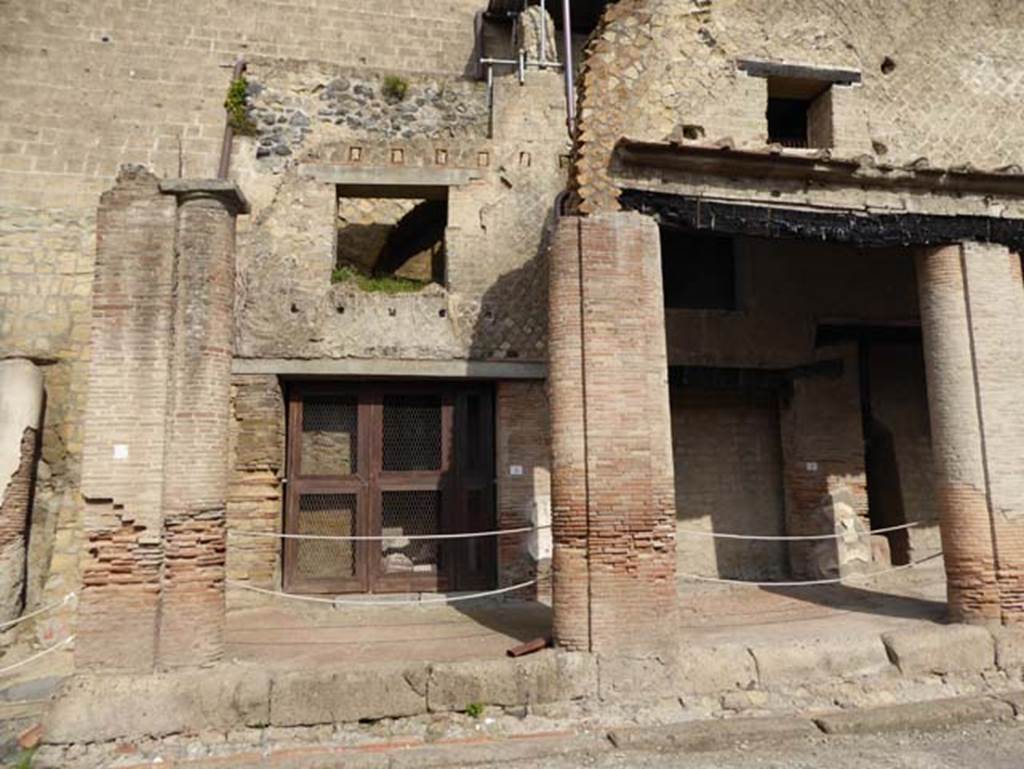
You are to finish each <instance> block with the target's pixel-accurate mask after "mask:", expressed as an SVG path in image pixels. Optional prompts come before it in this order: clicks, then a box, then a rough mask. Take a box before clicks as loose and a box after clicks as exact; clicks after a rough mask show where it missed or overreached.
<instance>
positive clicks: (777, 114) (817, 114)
mask: <svg viewBox="0 0 1024 769" xmlns="http://www.w3.org/2000/svg"><path fill="white" fill-rule="evenodd" d="M767 81H768V110H767V118H768V141H769V142H770V143H773V144H781V145H782V146H783V147H797V148H806V147H831V146H832V143H833V136H832V84H831V83H827V82H822V81H821V80H811V79H804V78H789V77H769V78H767Z"/></svg>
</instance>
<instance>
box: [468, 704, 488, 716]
mask: <svg viewBox="0 0 1024 769" xmlns="http://www.w3.org/2000/svg"><path fill="white" fill-rule="evenodd" d="M483 714H484V706H483V703H480V702H471V703H469V704H468V705H466V715H467V716H469V717H470V718H480V716H482V715H483Z"/></svg>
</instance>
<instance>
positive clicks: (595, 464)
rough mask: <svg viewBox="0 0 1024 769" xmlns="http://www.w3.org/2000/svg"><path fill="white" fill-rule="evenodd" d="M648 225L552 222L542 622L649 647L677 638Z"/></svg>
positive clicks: (581, 635) (561, 632)
mask: <svg viewBox="0 0 1024 769" xmlns="http://www.w3.org/2000/svg"><path fill="white" fill-rule="evenodd" d="M660 260H661V254H660V248H659V238H658V228H657V226H656V224H655V223H654V221H653V220H651V219H649V218H647V217H644V216H641V215H639V214H636V213H610V214H600V215H595V216H591V217H586V218H563V219H561V220H560V221H559V223H558V227H557V229H556V232H555V236H554V239H553V242H552V252H551V284H550V329H551V331H550V340H549V344H550V369H549V387H550V399H551V417H552V521H553V524H554V554H553V559H552V588H553V596H552V598H553V605H554V632H555V636H556V640H557V642H558V643H559V644H560V645H562V646H564V647H567V648H573V649H586V650H590V651H595V652H606V653H617V654H634V653H639V654H645V653H652V652H657V651H659V650H661V649H663V648H665V647H666V646H667V645H669V644H670V643H671V641H672V638H673V636H674V634H675V631H676V627H675V617H676V588H675V498H674V482H673V470H672V447H671V422H670V418H669V397H668V384H667V375H668V369H667V365H666V351H665V321H664V317H665V316H664V308H663V301H662V290H661V261H660Z"/></svg>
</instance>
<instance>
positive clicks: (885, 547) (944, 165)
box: [0, 0, 1024, 671]
mask: <svg viewBox="0 0 1024 769" xmlns="http://www.w3.org/2000/svg"><path fill="white" fill-rule="evenodd" d="M525 5H526V4H523V3H510V2H498V1H496V0H492V2H490V3H487V2H484V0H472V1H470V0H454V1H453V2H448V3H445V4H442V5H438V4H437V3H429V2H425V1H424V2H420V1H419V0H414V1H413V2H404V3H379V4H377V5H375V6H373V7H372V8H371V7H369V5H368V4H366V3H359V2H350V1H349V0H335V1H334V2H330V3H319V4H315V5H312V4H307V3H303V2H294V3H288V4H284V5H282V4H278V3H270V2H256V1H254V2H252V3H246V4H241V5H239V6H238V7H235V6H234V5H233V6H231V7H230V8H227V7H211V6H209V4H201V3H194V2H178V3H174V4H157V5H151V6H145V7H138V8H134V7H133V8H131V9H130V10H128V9H125V8H120V7H118V8H114V7H108V5H107V4H104V3H65V2H58V0H42V2H35V3H28V2H18V1H17V0H15V1H14V2H10V3H7V4H3V5H0V16H2V17H3V21H4V23H3V24H2V25H0V42H2V43H3V46H4V50H5V51H7V52H8V54H9V55H6V56H5V57H4V58H3V61H2V62H0V73H2V74H3V75H4V86H3V88H2V90H0V99H2V102H0V200H2V201H3V202H2V203H0V259H2V263H0V312H2V317H0V357H2V358H3V359H4V360H3V361H2V365H3V366H4V368H3V369H2V370H0V371H2V372H5V373H3V374H2V376H3V377H4V378H3V380H2V381H4V382H7V381H8V374H7V373H6V372H7V371H8V370H10V371H11V372H12V373H11V374H10V377H15V374H16V373H17V372H20V373H17V377H20V379H18V382H19V383H18V384H17V385H16V386H14V385H12V392H13V389H17V396H16V397H14V396H12V402H15V401H16V402H17V404H19V405H17V407H16V408H15V407H12V409H11V411H12V413H15V412H16V414H17V419H14V418H11V419H8V417H7V416H6V413H7V412H6V411H5V412H4V421H3V424H2V425H0V427H2V428H3V429H2V430H0V439H2V441H3V445H0V470H2V471H5V473H6V474H9V475H10V476H11V478H12V480H10V481H8V480H7V478H6V475H5V477H3V478H0V481H2V482H4V483H5V484H6V486H5V488H7V489H8V491H7V492H6V493H7V496H5V497H4V499H3V504H4V507H3V509H2V511H0V515H2V517H0V547H2V548H5V549H4V550H3V552H2V553H0V558H5V559H6V558H8V550H10V549H11V548H14V549H15V550H16V551H17V552H16V553H15V554H14V555H13V556H10V562H11V563H15V562H17V563H18V564H21V563H24V564H26V566H25V568H22V567H21V566H20V565H18V566H17V568H16V569H15V570H14V571H17V573H18V574H20V575H21V576H19V577H17V579H15V580H13V581H11V582H10V584H7V583H6V582H5V583H4V585H5V587H4V590H5V591H6V595H4V596H0V611H2V612H3V614H0V620H3V619H4V618H5V617H6V615H8V614H10V615H11V616H14V615H15V614H17V613H18V612H19V611H20V610H21V609H22V604H23V603H25V604H26V605H27V606H28V607H29V608H31V607H35V606H39V605H42V604H44V603H46V602H48V601H53V600H56V599H57V598H59V597H60V596H63V595H64V594H66V593H67V592H69V591H72V590H73V591H76V592H77V593H79V594H80V595H79V599H80V600H79V602H78V604H77V611H76V612H75V613H74V615H73V618H72V620H71V621H70V625H69V627H68V628H67V630H68V632H70V631H71V630H72V629H74V631H75V632H76V634H77V635H76V643H75V644H74V650H73V653H74V664H75V665H76V666H78V667H80V668H83V669H84V668H97V669H102V670H112V669H127V670H131V671H143V670H152V669H154V668H155V669H162V668H169V667H182V666H190V665H194V664H206V663H209V662H212V661H215V660H217V659H218V658H219V657H220V656H221V653H222V637H221V634H222V629H223V621H224V617H225V613H226V612H229V611H232V610H234V609H236V608H238V607H240V606H244V605H248V604H251V603H253V602H258V601H262V600H264V599H265V598H266V596H265V595H264V594H261V593H258V592H256V591H260V590H261V591H271V592H283V593H301V594H311V595H320V596H327V595H337V594H341V593H349V592H352V593H366V592H413V593H418V592H427V591H442V592H451V591H463V592H473V591H482V592H488V591H490V590H503V589H506V588H510V589H513V597H516V598H524V599H529V600H533V599H538V598H539V599H542V600H547V599H548V598H549V597H550V600H551V602H552V607H553V634H554V638H555V640H556V642H557V643H558V644H559V645H561V646H563V647H566V648H570V649H576V650H583V651H593V652H599V653H620V654H630V655H633V654H639V655H643V654H648V653H650V652H652V651H653V652H657V651H658V650H659V649H660V648H662V647H664V646H666V645H668V644H669V643H670V642H671V638H672V635H673V632H674V625H673V621H674V620H673V618H674V612H675V607H676V599H677V589H686V585H687V584H689V583H686V582H683V583H680V586H679V587H677V579H678V578H679V577H680V576H681V575H686V576H690V577H692V576H701V575H704V576H709V577H714V578H721V579H735V580H769V581H771V580H779V579H822V578H824V579H831V578H840V577H846V576H849V575H856V574H862V573H866V572H871V571H880V570H886V569H888V568H891V567H893V566H903V565H909V564H911V563H913V562H915V561H917V560H919V559H922V558H925V557H928V556H929V555H931V554H933V553H937V552H938V551H939V550H941V551H942V552H944V557H945V563H946V569H947V574H948V581H949V597H950V609H951V614H952V616H953V617H954V618H956V619H961V620H967V621H1000V622H1004V623H1010V622H1015V621H1018V620H1019V619H1020V618H1021V617H1022V615H1024V597H1022V591H1024V587H1022V584H1024V583H1022V580H1024V577H1022V569H1024V519H1022V518H1021V516H1022V515H1024V499H1022V495H1024V485H1021V481H1020V479H1019V474H1018V473H1017V472H1016V468H1019V466H1020V464H1021V460H1022V459H1024V456H1022V454H1024V447H1022V444H1020V442H1019V440H1018V439H1017V436H1018V435H1020V433H1021V432H1022V431H1021V429H1020V428H1022V427H1024V425H1022V424H1021V420H1024V402H1022V401H1021V397H1022V396H1021V393H1022V392H1024V388H1022V387H1021V385H1022V384H1024V382H1021V378H1022V376H1024V342H1021V338H1020V335H1019V333H1018V330H1019V329H1020V327H1021V321H1024V318H1022V317H1021V316H1022V314H1024V285H1022V281H1021V269H1020V259H1019V253H1020V248H1021V245H1022V243H1024V206H1022V199H1024V174H1022V172H1021V169H1020V167H1019V166H1018V165H1017V163H1019V162H1020V160H1019V157H1020V154H1021V151H1022V150H1024V146H1022V143H1024V139H1021V138H1020V137H1021V135H1022V134H1021V132H1020V131H1017V130H1014V126H1012V125H1007V121H1008V120H1012V115H1014V114H1015V113H1014V106H1015V105H1016V104H1017V103H1018V102H1019V101H1020V98H1021V96H1022V94H1021V92H1020V91H1021V85H1020V84H1019V83H1020V78H1019V77H1017V74H1018V71H1019V65H1018V63H1017V61H1016V58H1015V54H1016V51H1017V50H1019V47H1020V44H1021V42H1022V37H1024V13H1022V12H1021V11H1020V10H1018V9H1017V8H1016V7H1015V6H1014V5H1013V4H1009V3H1002V2H998V1H997V0H974V1H973V2H968V3H963V2H959V3H953V2H945V0H944V1H943V2H942V3H940V4H939V5H941V6H942V11H941V12H940V11H938V10H936V9H935V8H932V7H929V8H928V9H923V8H922V9H917V8H911V9H900V11H899V12H898V13H897V12H896V11H895V10H894V9H893V8H891V7H890V4H884V3H880V2H879V3H875V2H868V3H853V2H849V3H839V4H827V3H822V2H819V1H818V0H784V1H783V2H775V1H774V0H773V2H771V3H769V2H753V3H752V2H743V1H741V0H712V1H710V2H709V0H693V1H692V2H680V1H678V0H620V2H617V3H602V2H585V3H573V6H574V7H575V9H576V12H577V13H578V16H577V20H576V23H575V25H574V26H573V28H572V29H571V30H570V34H569V35H568V36H567V38H566V37H563V36H562V34H561V32H562V31H564V24H565V21H564V20H563V19H562V18H561V14H560V13H558V12H557V8H552V11H553V14H554V17H555V19H554V20H552V19H551V18H550V17H549V16H548V15H547V14H546V13H545V12H542V11H541V9H540V8H538V7H537V5H536V4H535V3H533V4H530V6H531V7H530V8H526V9H524V7H523V6H525ZM551 5H552V6H556V5H557V4H555V3H552V4H551ZM242 6H244V7H242ZM967 28H970V29H971V30H972V32H971V34H969V35H968V34H962V31H963V30H964V29H967ZM925 32H927V34H925ZM566 39H568V40H569V41H570V42H571V44H572V46H571V47H572V48H573V51H572V52H571V53H569V52H567V50H566V45H565V42H564V41H565V40H566ZM979 40H983V41H984V46H982V47H979V44H978V41H979ZM71 54H73V55H71ZM520 57H522V58H520ZM567 60H569V61H571V62H573V64H574V65H575V67H576V68H577V71H578V73H579V76H578V77H577V78H576V81H575V82H576V85H577V87H578V91H577V92H576V93H574V95H573V97H572V100H571V102H570V104H571V106H572V108H573V111H574V112H575V115H576V121H575V123H574V125H573V128H574V131H575V132H574V134H573V135H572V137H571V138H570V136H569V134H568V133H567V131H566V124H567V100H566V93H565V84H564V78H563V67H564V65H565V62H566V61H567ZM495 61H499V62H503V63H497V64H496V63H494V62H495ZM243 63H244V67H242V66H241V65H242V64H243ZM232 67H235V70H234V73H235V74H232V73H233V70H232ZM226 99H227V106H228V107H229V115H230V120H229V122H230V123H231V124H232V129H231V132H230V133H229V134H228V137H229V141H228V142H227V144H226V147H227V151H226V153H225V154H221V153H222V141H223V138H224V136H225V103H226V102H225V100H226ZM1007 116H1011V117H1007ZM224 168H227V169H229V171H228V173H227V174H219V173H218V170H219V169H224ZM8 359H10V360H8ZM15 360H16V361H17V363H14V361H15ZM26 372H29V373H26ZM17 377H15V378H17ZM40 378H41V379H42V383H43V384H42V387H44V388H45V404H44V403H43V400H44V399H43V397H42V390H41V388H40V386H39V383H38V380H39V379H40ZM23 380H24V381H23ZM30 380H31V381H30ZM33 382H34V384H33ZM5 387H6V385H5ZM3 395H4V401H3V402H4V403H7V393H4V394H3ZM5 408H6V407H5ZM40 413H42V422H41V425H40V423H39V421H38V419H39V414H40ZM32 420H36V421H35V422H33V421H32ZM37 430H40V432H41V434H40V436H39V438H38V448H37V444H36V441H37V439H36V431H37ZM26 436H27V437H26ZM6 459H10V460H11V461H10V462H7V461H6ZM7 465H10V470H9V473H7V469H6V468H7ZM533 526H537V527H540V530H539V531H537V532H533V533H527V534H526V535H523V536H520V535H516V536H508V537H498V538H495V539H490V540H486V541H483V540H481V541H480V542H474V543H469V542H464V543H461V544H451V545H439V544H437V543H424V540H419V539H417V537H420V536H423V537H427V536H429V535H430V534H433V533H441V532H443V533H459V532H463V533H466V532H473V531H479V530H492V529H522V528H530V527H533ZM548 527H550V531H549V528H548ZM878 529H885V530H887V531H886V532H885V533H884V534H872V533H871V532H872V531H874V530H878ZM281 534H286V535H298V538H294V539H288V538H282V537H280V535H281ZM712 534H739V535H744V536H751V537H754V539H748V540H744V539H728V538H713V537H711V536H708V535H712ZM310 536H311V537H335V539H334V540H304V539H302V537H310ZM360 536H363V537H367V536H368V537H374V536H376V537H378V538H379V539H377V540H372V541H369V542H367V541H364V540H345V538H346V537H360ZM786 536H791V537H796V536H809V537H811V538H812V539H807V540H799V541H789V540H785V539H780V538H784V537H786ZM757 537H767V538H768V539H756V538H757ZM815 538H816V539H815ZM5 563H7V561H5ZM14 571H12V572H10V573H14ZM549 572H550V573H549ZM7 573H8V572H7V571H6V569H5V578H6V575H7Z"/></svg>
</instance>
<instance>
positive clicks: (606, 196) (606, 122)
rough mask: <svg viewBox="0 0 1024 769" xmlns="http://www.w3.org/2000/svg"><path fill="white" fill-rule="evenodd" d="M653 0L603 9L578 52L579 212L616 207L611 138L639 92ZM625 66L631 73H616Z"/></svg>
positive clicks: (628, 0)
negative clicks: (580, 58)
mask: <svg viewBox="0 0 1024 769" xmlns="http://www.w3.org/2000/svg"><path fill="white" fill-rule="evenodd" d="M657 5H660V2H659V1H658V0H620V2H618V3H612V4H610V5H608V6H607V7H606V8H605V11H604V14H603V15H602V17H601V20H600V22H599V23H598V25H597V28H596V29H595V30H594V32H593V33H592V34H591V36H590V39H589V40H588V41H587V45H586V47H585V48H584V50H583V65H582V67H581V69H580V74H579V78H578V80H577V83H578V86H579V93H578V95H577V101H578V105H579V106H578V115H579V119H578V124H577V128H576V132H577V142H576V149H575V157H574V162H573V175H572V180H571V185H572V188H573V191H574V192H575V193H576V197H577V201H576V203H577V205H578V207H579V210H580V212H581V213H585V214H591V213H596V212H598V211H617V210H619V208H620V207H619V204H618V197H619V190H618V188H617V187H616V186H615V184H614V183H613V182H612V180H611V178H610V177H609V174H608V164H609V162H610V161H611V154H612V150H613V148H614V147H615V142H616V141H618V139H619V138H620V137H621V136H622V135H623V134H624V133H626V129H627V123H628V116H629V114H630V113H629V109H628V108H629V107H630V106H632V105H633V104H635V103H637V102H638V101H639V99H640V98H642V95H643V94H642V93H640V92H642V91H645V90H646V89H644V88H643V87H642V85H641V84H640V82H639V81H640V80H641V78H640V73H642V72H643V71H644V70H645V69H646V63H645V61H644V54H645V53H647V52H648V51H649V49H650V48H651V47H652V45H653V42H654V38H653V35H652V33H651V27H650V22H651V19H652V17H653V12H652V6H657ZM631 65H634V66H636V68H637V75H636V76H635V77H630V78H627V77H625V76H624V75H623V74H622V73H623V72H624V71H625V70H627V69H628V68H629V67H630V66H631Z"/></svg>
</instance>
